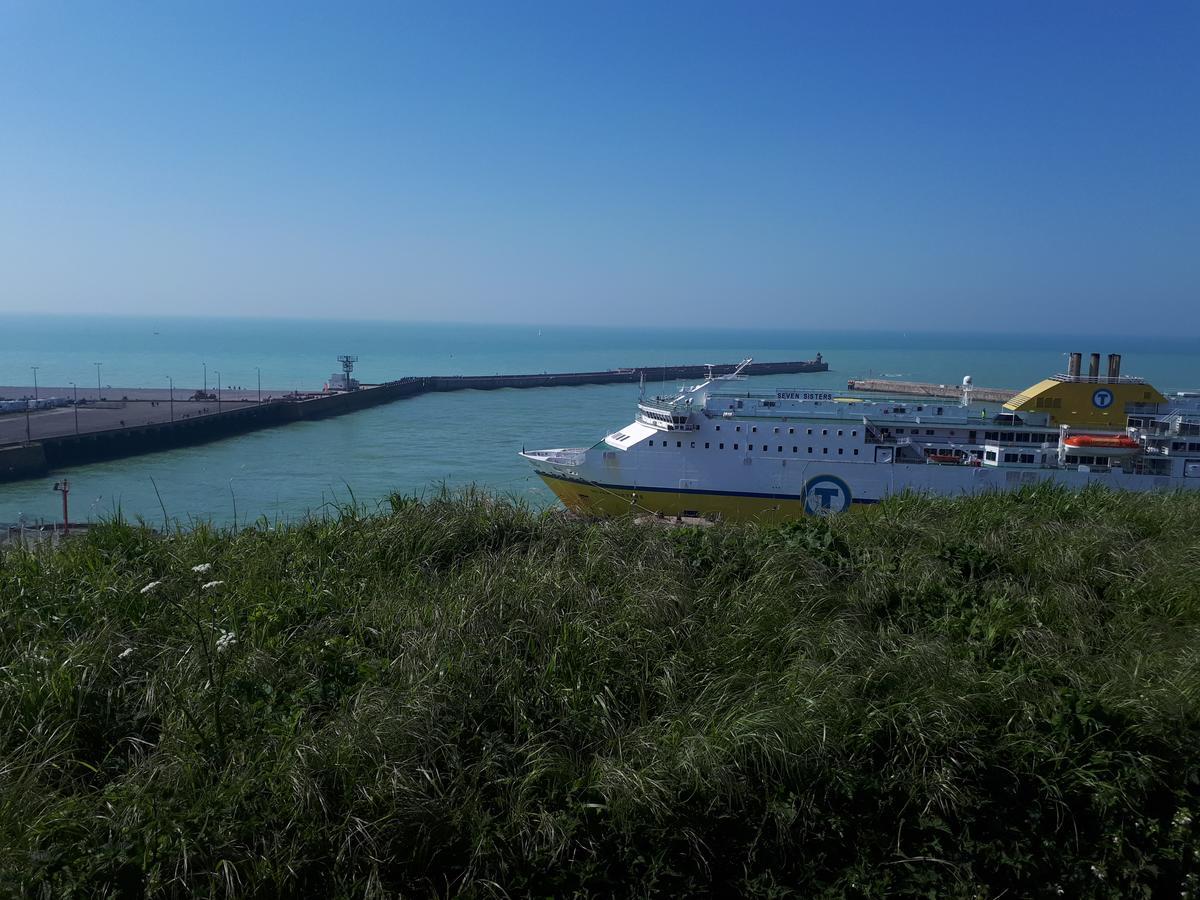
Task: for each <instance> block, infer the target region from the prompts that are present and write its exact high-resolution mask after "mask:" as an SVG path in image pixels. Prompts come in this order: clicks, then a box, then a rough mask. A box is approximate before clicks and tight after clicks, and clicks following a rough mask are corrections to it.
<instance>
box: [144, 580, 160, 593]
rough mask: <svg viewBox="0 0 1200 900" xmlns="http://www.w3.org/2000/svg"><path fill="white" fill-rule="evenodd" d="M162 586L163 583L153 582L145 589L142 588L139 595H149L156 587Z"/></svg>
mask: <svg viewBox="0 0 1200 900" xmlns="http://www.w3.org/2000/svg"><path fill="white" fill-rule="evenodd" d="M160 584H162V582H161V581H152V582H150V583H149V584H148V585H146V586H145V587H144V588H142V589H141V591H140V592H139V593H142V594H148V593H150V592H151V591H152V590H154V589H155V588H156V587H158V586H159V585H160Z"/></svg>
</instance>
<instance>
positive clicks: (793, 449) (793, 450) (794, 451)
mask: <svg viewBox="0 0 1200 900" xmlns="http://www.w3.org/2000/svg"><path fill="white" fill-rule="evenodd" d="M792 452H793V453H799V452H800V448H799V447H793V448H792Z"/></svg>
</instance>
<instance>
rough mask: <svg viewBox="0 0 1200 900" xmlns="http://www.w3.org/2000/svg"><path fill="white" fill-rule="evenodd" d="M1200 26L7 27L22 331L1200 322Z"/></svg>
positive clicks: (315, 19) (499, 9)
mask: <svg viewBox="0 0 1200 900" xmlns="http://www.w3.org/2000/svg"><path fill="white" fill-rule="evenodd" d="M1197 46H1200V4H1197V3H1195V2H1178V3H1119V4H1118V3H1097V2H1088V3H1068V2H1053V3H1047V2H1036V3H1021V2H1004V3H1001V2H995V3H973V2H972V3H963V2H938V3H934V2H908V3H896V2H882V3H872V2H861V3H859V2H855V3H823V4H813V3H798V2H793V3H769V2H759V3H729V4H712V3H688V4H683V3H678V4H676V3H659V4H648V3H645V2H638V3H633V2H628V3H626V2H608V3H603V4H601V3H574V2H570V3H562V2H554V3H550V2H547V3H523V2H508V0H506V2H504V3H499V2H496V3H489V4H470V3H437V4H432V3H431V4H422V5H417V4H402V3H379V4H371V3H345V4H334V3H325V4H308V3H300V2H287V3H271V2H255V3H233V2H209V3H200V2H191V3H184V2H174V3H163V4H132V3H129V4H126V3H112V4H100V3H84V2H79V3H72V4H66V3H53V2H46V0H16V2H14V0H0V120H2V123H3V124H2V125H0V312H3V311H8V312H13V311H36V312H58V313H72V312H78V311H89V312H100V311H107V312H114V313H124V314H138V313H145V312H152V311H153V312H156V313H162V312H178V313H188V314H205V313H211V314H214V315H266V316H282V315H296V316H331V317H339V318H394V319H418V320H437V321H518V322H548V323H564V324H574V323H597V324H606V325H618V326H619V325H630V324H637V323H639V322H645V323H651V324H657V325H670V324H687V325H689V326H714V327H721V326H738V327H772V326H774V325H776V324H777V325H779V326H780V327H788V328H804V327H814V328H864V329H868V328H869V329H879V328H904V329H914V330H917V329H926V330H938V329H974V328H982V329H997V330H1002V331H1022V330H1037V331H1041V330H1058V331H1072V330H1082V331H1090V332H1112V331H1124V330H1129V331H1132V332H1140V333H1146V334H1154V333H1162V334H1167V333H1170V334H1179V333H1189V332H1190V333H1195V332H1196V331H1197V330H1198V329H1200V63H1198V62H1197V55H1196V47H1197Z"/></svg>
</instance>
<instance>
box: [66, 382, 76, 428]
mask: <svg viewBox="0 0 1200 900" xmlns="http://www.w3.org/2000/svg"><path fill="white" fill-rule="evenodd" d="M67 384H69V385H70V386H71V393H72V394H74V396H75V400H74V402H73V403H72V404H71V405H72V406H74V407H75V433H76V434H79V388H78V387H77V386H76V384H75V382H73V381H68V382H67Z"/></svg>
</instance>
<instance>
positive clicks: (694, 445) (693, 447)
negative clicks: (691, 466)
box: [692, 441, 696, 450]
mask: <svg viewBox="0 0 1200 900" xmlns="http://www.w3.org/2000/svg"><path fill="white" fill-rule="evenodd" d="M692 449H693V450H695V449H696V442H695V441H692Z"/></svg>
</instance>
